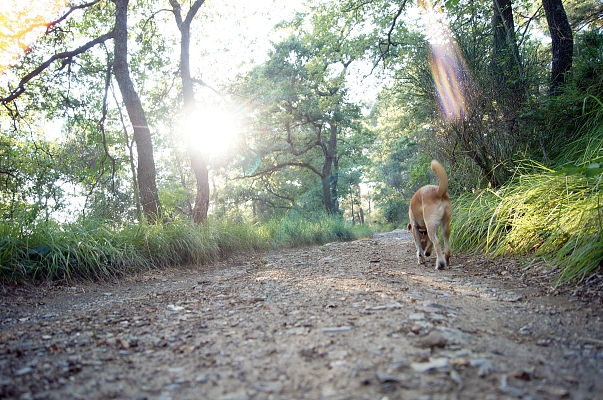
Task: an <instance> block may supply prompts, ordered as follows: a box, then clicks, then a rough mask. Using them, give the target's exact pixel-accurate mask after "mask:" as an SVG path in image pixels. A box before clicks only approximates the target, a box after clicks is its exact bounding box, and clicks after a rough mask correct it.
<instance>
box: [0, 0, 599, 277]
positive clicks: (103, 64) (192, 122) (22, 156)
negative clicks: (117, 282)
mask: <svg viewBox="0 0 603 400" xmlns="http://www.w3.org/2000/svg"><path fill="white" fill-rule="evenodd" d="M247 3H248V2H244V1H238V0H224V1H215V0H207V1H206V0H188V1H184V0H44V1H39V2H20V1H17V0H12V7H6V8H5V10H3V11H1V12H0V57H1V58H0V105H1V107H0V215H1V220H0V281H5V282H14V281H42V280H48V279H65V280H68V281H71V280H74V279H76V280H77V279H107V278H109V277H114V276H119V275H122V274H125V273H128V272H130V271H137V270H141V269H148V268H166V267H170V266H174V265H187V264H197V263H206V262H210V261H212V260H215V259H217V258H219V257H223V256H226V255H228V254H231V253H233V252H244V251H261V250H269V249H271V248H274V247H287V246H303V245H313V244H324V243H328V242H331V241H336V240H353V239H356V238H361V237H366V236H370V235H371V234H372V233H374V232H378V231H384V230H392V229H396V228H404V227H405V226H406V224H407V222H408V203H409V200H410V197H411V196H412V194H413V193H414V191H416V190H417V189H418V188H419V187H421V186H423V185H425V184H428V183H435V182H437V179H436V177H435V175H434V174H433V173H432V172H431V170H430V169H429V164H430V161H431V160H432V159H437V160H439V161H440V162H441V163H442V164H443V165H444V166H445V168H446V170H447V172H448V177H449V180H450V189H449V190H450V194H451V197H452V201H453V206H454V212H453V222H452V240H451V242H452V246H453V257H454V253H455V252H465V253H481V254H487V255H489V256H492V257H495V256H509V257H521V258H522V259H523V260H524V262H525V263H530V264H539V265H541V266H542V267H543V268H546V269H550V270H553V271H557V274H558V279H559V281H567V280H576V281H579V280H581V279H585V278H588V277H589V276H591V275H592V274H594V273H596V272H597V271H599V268H600V266H601V262H602V261H603V219H602V212H603V205H601V190H602V188H601V186H600V185H601V183H602V181H603V147H602V146H603V63H602V59H603V30H602V27H603V24H602V18H601V17H602V16H603V3H602V2H601V1H600V0H564V1H562V0H537V1H531V0H521V1H520V0H515V1H513V0H488V1H484V0H447V1H445V2H444V1H439V0H433V2H430V1H429V0H417V1H416V2H415V1H409V0H395V1H385V0H343V1H341V0H340V1H336V0H308V1H306V2H305V3H303V4H302V3H300V4H296V5H294V4H286V3H289V2H280V1H270V0H263V1H259V2H251V3H254V4H247Z"/></svg>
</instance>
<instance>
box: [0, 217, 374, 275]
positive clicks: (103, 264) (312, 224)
mask: <svg viewBox="0 0 603 400" xmlns="http://www.w3.org/2000/svg"><path fill="white" fill-rule="evenodd" d="M371 233H372V232H371V231H370V229H369V228H367V227H351V226H349V225H347V224H346V223H345V222H344V221H343V220H342V219H341V218H337V217H328V216H322V217H319V218H311V219H307V218H303V217H302V216H294V217H291V216H288V217H287V218H283V219H275V220H271V221H268V222H265V223H229V222H221V221H208V222H206V223H205V224H202V225H196V224H193V223H192V222H190V221H189V220H187V219H184V218H182V219H176V220H174V221H171V222H168V223H163V224H155V225H151V224H138V225H136V224H135V225H127V226H122V227H119V228H115V227H111V226H110V225H108V224H105V223H103V222H102V221H87V222H85V223H79V224H57V223H52V222H50V223H41V224H36V225H31V226H23V225H21V224H19V223H18V222H17V221H4V222H2V223H0V280H3V281H19V280H48V279H65V280H69V281H71V280H82V279H92V280H97V279H107V278H111V277H114V276H119V275H123V274H125V273H128V272H133V271H140V270H144V269H150V268H166V267H169V266H174V265H200V264H205V263H209V262H211V261H214V260H216V259H218V258H219V257H221V256H227V255H230V254H233V253H236V252H246V251H266V250H269V249H271V248H280V247H293V246H303V245H311V244H322V243H326V242H329V241H334V240H351V239H354V238H357V237H360V236H366V235H370V234H371Z"/></svg>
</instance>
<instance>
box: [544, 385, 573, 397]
mask: <svg viewBox="0 0 603 400" xmlns="http://www.w3.org/2000/svg"><path fill="white" fill-rule="evenodd" d="M541 390H542V391H544V392H545V393H546V394H547V397H549V398H551V397H556V398H560V399H561V398H564V397H568V396H569V394H570V393H569V392H568V391H567V390H566V389H565V388H562V387H559V386H546V387H543V388H542V389H541Z"/></svg>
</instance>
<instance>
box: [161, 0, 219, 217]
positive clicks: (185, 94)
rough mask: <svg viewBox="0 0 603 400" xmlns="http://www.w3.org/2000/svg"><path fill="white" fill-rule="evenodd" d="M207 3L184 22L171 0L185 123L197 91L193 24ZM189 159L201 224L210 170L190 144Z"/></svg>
mask: <svg viewBox="0 0 603 400" xmlns="http://www.w3.org/2000/svg"><path fill="white" fill-rule="evenodd" d="M204 2H205V0H196V1H195V2H194V3H193V4H192V5H191V7H190V9H189V10H188V13H187V14H186V17H185V18H184V19H183V18H182V7H181V6H180V3H178V1H177V0H170V4H171V5H172V8H173V10H172V12H173V13H174V18H175V19H176V24H177V25H178V29H179V30H180V35H181V37H180V78H181V80H182V99H183V109H184V120H185V121H190V120H191V118H192V116H193V114H194V113H195V106H196V102H195V87H194V80H193V77H192V76H191V69H190V41H191V23H192V21H193V18H194V17H195V15H196V14H197V12H198V11H199V9H200V8H201V6H202V5H203V3H204ZM187 148H188V155H189V158H190V161H191V167H192V169H193V172H194V174H195V179H196V182H197V194H196V197H195V206H194V207H193V220H194V221H195V223H197V224H200V223H201V222H203V221H205V219H206V218H207V211H208V210H209V196H210V191H209V174H208V170H207V160H206V158H205V155H204V154H203V153H202V152H200V151H199V150H198V149H196V148H195V147H194V146H192V145H191V144H189V145H188V147H187Z"/></svg>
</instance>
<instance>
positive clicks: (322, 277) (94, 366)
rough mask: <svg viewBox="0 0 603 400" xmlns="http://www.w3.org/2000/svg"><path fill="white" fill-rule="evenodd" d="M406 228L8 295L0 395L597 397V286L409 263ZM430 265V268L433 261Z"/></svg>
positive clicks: (496, 264) (602, 336) (488, 265)
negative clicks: (555, 285) (563, 285)
mask: <svg viewBox="0 0 603 400" xmlns="http://www.w3.org/2000/svg"><path fill="white" fill-rule="evenodd" d="M414 252H415V251H414V245H413V244H412V241H411V238H410V236H409V235H408V234H407V233H406V232H404V231H394V232H391V233H387V234H376V235H375V237H374V238H373V239H369V240H359V241H355V242H350V243H333V244H330V245H326V246H321V247H312V248H307V249H296V250H286V251H278V252H274V253H271V254H264V255H252V256H245V257H243V256H241V258H240V259H236V258H233V259H229V260H225V261H224V262H221V263H217V264H216V265H213V266H204V267H199V268H195V269H193V268H190V269H178V270H172V271H163V272H162V271H152V272H149V273H146V274H141V275H137V276H132V277H129V278H127V279H126V280H124V281H120V282H115V283H114V284H104V285H98V284H95V285H92V284H87V285H75V286H72V287H70V286H68V287H62V288H57V287H47V288H42V289H40V288H37V289H34V288H30V289H27V288H23V287H20V288H8V287H5V288H4V294H2V296H1V297H0V303H1V304H0V317H1V326H0V398H15V399H112V398H115V399H139V400H142V399H162V400H167V399H220V400H243V399H298V398H299V399H507V398H508V399H515V398H523V399H558V398H559V399H561V398H571V399H603V311H602V307H601V305H602V304H601V297H600V295H601V293H600V291H599V290H600V288H594V289H591V292H590V293H589V292H588V290H589V289H588V285H583V286H582V288H581V289H580V290H579V291H574V292H571V291H569V290H565V291H561V292H559V290H553V289H551V287H550V285H549V284H548V282H547V281H546V279H543V278H542V277H540V278H538V279H537V278H535V277H534V276H532V277H530V275H529V274H523V275H522V271H521V270H518V269H517V268H516V267H515V266H514V265H512V264H511V262H510V261H504V260H498V261H486V260H479V259H476V258H470V257H459V256H457V257H455V256H454V255H453V260H452V267H450V268H447V269H446V270H444V271H435V270H434V268H433V266H432V265H430V266H419V265H416V259H415V255H414ZM430 263H431V264H433V263H434V260H433V259H432V260H430Z"/></svg>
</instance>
